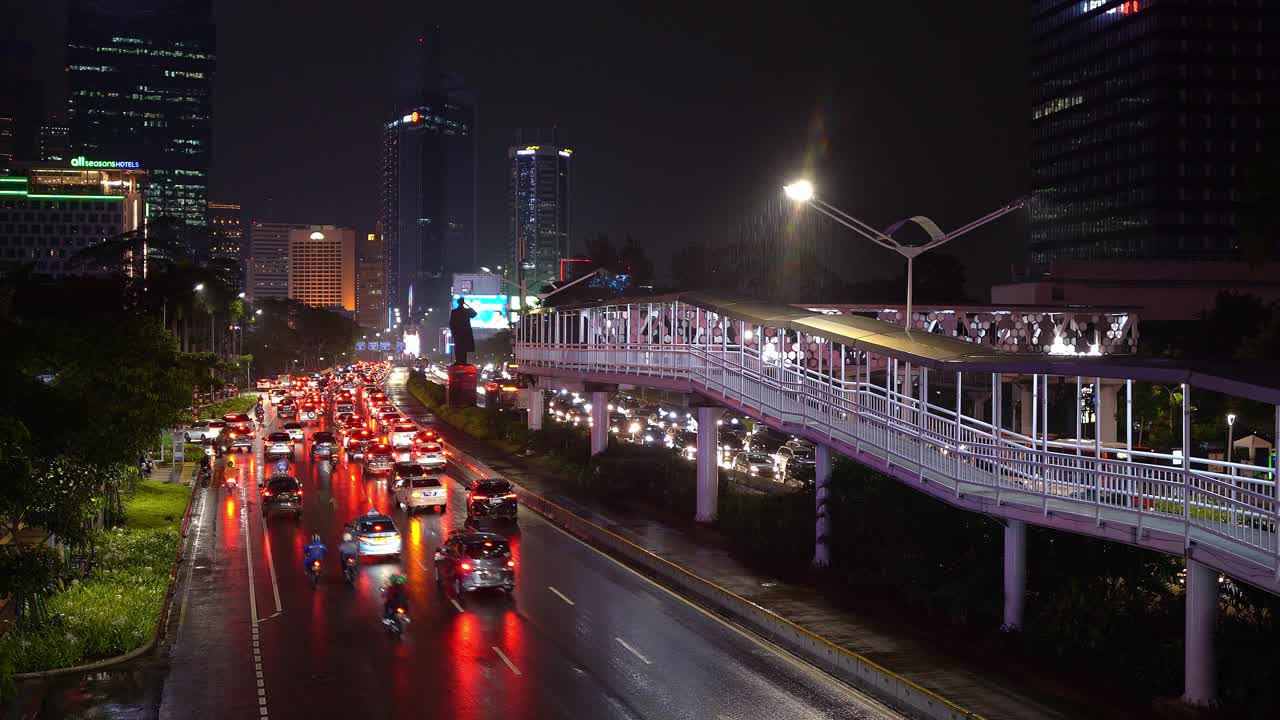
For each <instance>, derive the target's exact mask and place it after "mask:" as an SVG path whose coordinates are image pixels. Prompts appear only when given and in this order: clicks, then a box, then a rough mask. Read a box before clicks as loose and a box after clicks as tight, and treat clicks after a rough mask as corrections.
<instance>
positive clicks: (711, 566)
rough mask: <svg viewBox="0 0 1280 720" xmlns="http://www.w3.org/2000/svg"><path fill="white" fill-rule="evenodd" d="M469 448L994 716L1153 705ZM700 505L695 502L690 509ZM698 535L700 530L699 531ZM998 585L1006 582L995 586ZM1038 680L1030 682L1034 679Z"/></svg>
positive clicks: (526, 482)
mask: <svg viewBox="0 0 1280 720" xmlns="http://www.w3.org/2000/svg"><path fill="white" fill-rule="evenodd" d="M449 435H450V437H449V439H450V441H451V443H452V444H454V445H456V446H457V447H458V448H459V449H460V450H462V451H464V452H466V453H468V454H470V455H472V456H474V457H475V458H477V459H479V460H480V461H481V462H483V463H485V464H486V465H488V466H489V467H491V468H492V469H494V470H496V471H497V472H499V473H501V474H503V475H505V476H506V477H508V478H509V479H511V480H512V481H514V482H517V483H519V484H521V485H523V486H524V487H526V488H528V489H529V490H530V491H532V492H534V493H537V494H538V495H541V496H543V497H545V498H547V499H548V500H551V501H553V502H555V503H557V504H559V505H562V506H563V507H565V508H566V509H568V510H570V511H572V512H574V513H575V514H578V515H580V516H581V517H584V518H587V519H590V520H591V521H592V522H594V523H596V524H597V525H600V526H601V527H604V528H606V529H608V530H609V531H610V532H612V533H614V534H616V535H619V536H622V537H624V538H625V539H627V540H628V541H630V542H632V543H634V544H636V545H640V546H641V547H643V548H645V549H646V550H648V551H649V552H652V553H654V554H655V555H658V556H660V557H662V558H664V559H666V560H668V561H669V562H673V563H676V564H678V565H680V566H682V567H684V568H685V569H686V570H688V571H689V572H692V573H694V574H695V575H697V576H699V577H702V578H704V579H706V580H709V581H711V582H713V583H716V584H718V585H720V586H722V587H725V588H726V589H728V590H730V591H732V592H734V593H737V594H738V595H740V596H742V597H744V598H746V599H747V600H750V601H751V602H753V603H755V604H757V605H759V606H760V607H763V608H766V609H768V610H770V611H772V612H774V613H777V614H778V615H781V616H783V617H784V618H786V619H787V620H789V621H791V622H793V623H796V624H798V625H800V626H802V627H804V628H805V629H807V630H809V631H810V632H813V633H815V634H817V635H820V636H822V637H824V638H826V639H827V640H828V641H830V642H832V643H835V644H837V645H840V646H843V647H845V648H846V649H848V650H851V651H853V652H855V653H858V654H860V655H862V656H864V657H866V658H868V659H870V660H872V661H874V662H876V663H879V664H880V665H882V666H884V667H886V668H888V669H890V670H892V671H893V672H896V673H898V674H899V675H902V676H904V677H906V678H908V679H910V680H912V681H914V682H916V683H918V684H920V685H921V686H923V687H925V688H928V689H929V690H932V691H933V692H935V693H937V694H939V695H941V696H943V697H945V698H947V699H948V700H950V701H951V702H953V703H956V704H957V705H960V706H962V707H964V708H966V709H968V710H970V711H971V712H974V713H976V714H977V715H979V716H981V717H983V718H987V719H988V720H997V719H1003V718H1018V719H1033V720H1060V719H1065V718H1076V717H1089V718H1131V717H1135V714H1137V715H1147V714H1149V713H1150V710H1149V708H1134V707H1127V708H1126V707H1115V706H1113V705H1111V704H1108V703H1107V700H1106V699H1104V698H1099V697H1096V693H1094V692H1093V689H1090V688H1083V689H1080V691H1079V692H1076V690H1077V689H1076V688H1073V687H1068V688H1063V687H1061V686H1056V685H1055V684H1054V683H1053V682H1052V681H1049V680H1048V679H1041V678H1035V679H1027V678H1024V679H1023V681H1022V682H1019V681H1015V680H1013V679H1011V678H1007V677H1001V676H996V675H993V674H991V673H988V672H984V671H983V670H981V669H978V668H973V667H966V665H967V664H968V665H971V663H969V662H968V661H966V660H964V659H961V658H958V657H954V656H951V655H948V654H947V653H946V652H945V651H942V650H939V649H938V648H936V647H933V646H930V645H929V644H928V643H927V642H926V641H925V640H924V639H923V638H915V637H910V636H906V635H904V634H902V633H900V632H899V633H891V632H886V630H885V629H884V628H883V627H880V626H876V625H873V624H870V623H865V622H862V621H860V620H859V618H858V617H857V616H856V615H853V614H851V613H850V612H849V611H848V610H845V609H842V608H839V607H836V606H835V605H834V604H832V603H830V602H828V601H827V600H825V599H824V598H823V597H822V595H821V590H820V589H818V588H816V587H807V586H803V585H792V584H787V583H784V582H782V581H780V580H778V579H777V578H773V577H768V576H766V575H763V574H761V573H759V572H758V571H756V570H754V569H751V568H748V567H746V566H745V565H743V564H742V563H741V562H740V561H739V560H737V559H736V558H734V557H733V556H731V555H730V554H729V553H728V552H727V551H725V550H723V549H722V548H721V547H720V546H717V543H716V540H717V539H718V537H719V536H718V535H717V534H716V533H715V531H714V530H712V529H709V528H701V527H689V528H687V529H681V528H678V527H673V526H671V525H668V524H665V523H663V522H660V521H655V520H653V519H651V518H649V517H646V516H643V515H641V514H639V513H636V512H633V511H629V510H625V509H618V508H615V507H612V506H611V507H608V508H601V506H599V505H598V504H597V503H595V502H593V501H591V500H587V499H584V498H580V497H577V496H568V495H565V494H564V493H563V492H562V491H561V490H560V487H561V485H560V484H559V483H557V482H556V481H555V480H554V478H553V477H552V476H551V475H550V474H548V473H547V472H545V471H543V470H541V469H540V468H537V467H531V466H530V465H529V464H528V463H526V462H524V461H523V460H522V459H521V458H518V457H513V456H511V455H508V454H506V453H505V452H503V451H501V450H497V449H494V448H492V447H490V446H488V445H486V444H485V443H482V442H479V441H476V440H474V439H472V438H470V437H468V436H465V435H463V434H462V433H460V432H456V431H455V432H452V433H450V434H449ZM690 512H692V509H691V510H690ZM695 536H698V537H695ZM993 592H999V588H995V589H993ZM1033 683H1034V684H1035V685H1036V687H1035V688H1034V689H1031V688H1030V687H1028V686H1029V685H1032V684H1033Z"/></svg>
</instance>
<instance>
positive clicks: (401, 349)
mask: <svg viewBox="0 0 1280 720" xmlns="http://www.w3.org/2000/svg"><path fill="white" fill-rule="evenodd" d="M396 352H397V353H403V352H404V343H402V342H398V343H396Z"/></svg>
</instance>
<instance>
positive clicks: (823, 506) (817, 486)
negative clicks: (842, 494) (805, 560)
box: [813, 443, 831, 568]
mask: <svg viewBox="0 0 1280 720" xmlns="http://www.w3.org/2000/svg"><path fill="white" fill-rule="evenodd" d="M814 459H815V460H816V461H817V467H816V468H815V473H814V477H813V490H814V492H813V496H814V505H815V507H814V509H815V510H816V511H817V514H816V516H815V517H816V521H815V522H814V539H813V566H814V567H816V568H824V567H827V566H828V565H830V564H831V544H830V542H828V536H829V532H830V528H831V518H830V515H828V510H827V499H828V498H829V497H830V494H831V493H830V491H829V489H828V485H829V484H830V483H831V447H830V446H828V445H823V444H822V443H818V445H817V448H816V452H815V458H814Z"/></svg>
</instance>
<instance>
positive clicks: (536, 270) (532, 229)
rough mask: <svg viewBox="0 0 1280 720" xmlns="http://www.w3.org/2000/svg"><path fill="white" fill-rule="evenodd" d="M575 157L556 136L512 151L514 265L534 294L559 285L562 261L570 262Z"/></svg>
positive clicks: (510, 184) (510, 194) (521, 144)
mask: <svg viewBox="0 0 1280 720" xmlns="http://www.w3.org/2000/svg"><path fill="white" fill-rule="evenodd" d="M521 137H522V138H525V137H528V136H527V135H525V134H522V135H521ZM572 155H573V151H572V150H570V149H569V148H565V147H561V146H560V145H558V144H556V142H555V138H554V136H553V137H552V142H550V143H542V142H518V143H517V144H516V145H515V146H513V147H511V148H508V149H507V158H508V160H509V162H510V171H509V175H508V191H507V192H508V195H507V202H508V208H509V210H510V218H509V224H508V225H509V230H510V248H511V250H510V252H511V263H512V267H516V268H520V267H523V269H524V284H525V288H526V289H527V290H528V291H529V294H536V293H537V292H538V290H539V288H541V287H542V285H543V284H545V283H548V282H550V281H552V280H554V279H556V278H557V277H558V273H559V265H560V259H561V258H565V257H569V228H570V225H569V220H570V209H571V203H570V198H569V187H570V184H569V175H570V173H569V165H570V158H571V157H572Z"/></svg>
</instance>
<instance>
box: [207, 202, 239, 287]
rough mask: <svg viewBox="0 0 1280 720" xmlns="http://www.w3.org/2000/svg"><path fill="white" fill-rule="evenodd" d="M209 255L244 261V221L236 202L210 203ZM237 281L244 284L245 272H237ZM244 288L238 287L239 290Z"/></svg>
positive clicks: (232, 260) (237, 264)
mask: <svg viewBox="0 0 1280 720" xmlns="http://www.w3.org/2000/svg"><path fill="white" fill-rule="evenodd" d="M209 257H211V258H215V259H218V260H227V261H230V262H233V263H235V266H236V267H237V268H242V267H243V262H244V223H243V222H242V221H241V219H240V206H239V205H237V204H235V203H218V202H211V203H209ZM236 281H237V283H240V284H243V281H244V278H243V273H242V272H241V273H237V280H236ZM239 289H243V288H237V290H239Z"/></svg>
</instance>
